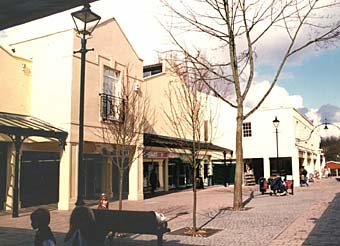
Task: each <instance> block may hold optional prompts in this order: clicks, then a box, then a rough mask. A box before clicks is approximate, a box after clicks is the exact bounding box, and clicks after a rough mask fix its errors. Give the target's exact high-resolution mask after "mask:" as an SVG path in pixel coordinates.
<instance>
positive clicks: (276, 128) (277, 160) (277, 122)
mask: <svg viewBox="0 0 340 246" xmlns="http://www.w3.org/2000/svg"><path fill="white" fill-rule="evenodd" d="M273 124H274V127H275V134H276V165H277V168H278V166H279V141H278V139H279V136H278V128H279V124H280V121H279V120H278V119H277V117H276V116H275V119H274V120H273Z"/></svg>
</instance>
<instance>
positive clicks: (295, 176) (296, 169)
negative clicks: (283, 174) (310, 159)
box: [292, 149, 300, 187]
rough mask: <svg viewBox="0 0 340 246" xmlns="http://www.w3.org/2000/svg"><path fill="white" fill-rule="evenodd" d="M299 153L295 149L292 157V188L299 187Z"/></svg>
mask: <svg viewBox="0 0 340 246" xmlns="http://www.w3.org/2000/svg"><path fill="white" fill-rule="evenodd" d="M299 158H300V153H299V149H296V150H295V151H294V153H293V156H292V173H293V180H294V187H299V186H300V164H299V163H300V160H299Z"/></svg>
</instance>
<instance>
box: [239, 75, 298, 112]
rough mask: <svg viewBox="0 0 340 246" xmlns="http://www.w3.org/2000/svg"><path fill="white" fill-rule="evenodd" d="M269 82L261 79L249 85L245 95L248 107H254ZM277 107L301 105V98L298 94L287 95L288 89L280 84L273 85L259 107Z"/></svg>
mask: <svg viewBox="0 0 340 246" xmlns="http://www.w3.org/2000/svg"><path fill="white" fill-rule="evenodd" d="M269 86H270V83H269V82H268V81H262V82H259V83H255V84H253V85H252V86H251V88H250V90H249V93H248V95H247V98H246V101H245V105H246V107H248V108H252V107H254V106H255V105H256V104H257V103H258V101H259V100H260V99H261V98H262V97H263V95H264V94H265V92H266V91H267V90H268V88H269ZM279 107H294V108H302V107H303V98H302V97H301V96H300V95H289V93H288V91H287V90H286V89H285V88H283V87H280V86H274V88H273V89H272V91H271V93H270V94H269V95H268V97H267V98H266V100H265V101H264V102H263V104H262V106H261V108H279Z"/></svg>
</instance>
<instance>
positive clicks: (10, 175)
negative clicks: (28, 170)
mask: <svg viewBox="0 0 340 246" xmlns="http://www.w3.org/2000/svg"><path fill="white" fill-rule="evenodd" d="M7 156H8V159H7V160H8V161H7V163H8V166H7V187H8V189H7V195H6V204H5V210H6V211H10V210H12V208H13V199H12V198H13V187H14V162H15V149H14V144H11V145H10V147H9V148H8V155H7Z"/></svg>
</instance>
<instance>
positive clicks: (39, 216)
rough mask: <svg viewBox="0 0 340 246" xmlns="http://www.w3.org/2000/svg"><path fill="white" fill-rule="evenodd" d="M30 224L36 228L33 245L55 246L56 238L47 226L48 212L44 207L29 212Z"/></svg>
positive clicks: (48, 222)
mask: <svg viewBox="0 0 340 246" xmlns="http://www.w3.org/2000/svg"><path fill="white" fill-rule="evenodd" d="M30 218H31V225H32V228H33V229H34V230H36V233H35V237H34V246H55V245H56V239H55V237H54V235H53V233H52V231H51V228H50V227H49V226H48V225H49V224H50V219H51V217H50V212H49V211H48V210H47V209H44V208H38V209H36V210H34V211H33V212H32V213H31V216H30Z"/></svg>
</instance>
